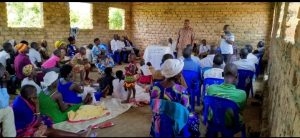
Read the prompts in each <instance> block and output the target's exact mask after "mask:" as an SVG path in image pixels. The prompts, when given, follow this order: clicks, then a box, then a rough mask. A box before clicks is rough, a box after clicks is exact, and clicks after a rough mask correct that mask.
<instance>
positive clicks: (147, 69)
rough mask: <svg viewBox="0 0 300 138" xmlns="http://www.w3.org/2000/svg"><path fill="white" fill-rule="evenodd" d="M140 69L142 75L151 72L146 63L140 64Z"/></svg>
mask: <svg viewBox="0 0 300 138" xmlns="http://www.w3.org/2000/svg"><path fill="white" fill-rule="evenodd" d="M140 70H141V71H142V72H143V74H144V76H149V75H152V73H151V71H150V69H149V66H147V65H143V66H141V67H140Z"/></svg>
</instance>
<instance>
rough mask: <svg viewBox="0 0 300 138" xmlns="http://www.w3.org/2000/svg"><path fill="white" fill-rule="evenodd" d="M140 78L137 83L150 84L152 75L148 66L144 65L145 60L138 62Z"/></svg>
mask: <svg viewBox="0 0 300 138" xmlns="http://www.w3.org/2000/svg"><path fill="white" fill-rule="evenodd" d="M140 66H141V67H140V70H141V72H140V74H141V75H140V77H139V80H138V82H139V83H141V84H151V83H152V73H151V71H150V69H149V66H148V65H146V64H145V60H141V62H140Z"/></svg>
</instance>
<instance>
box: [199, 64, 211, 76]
mask: <svg viewBox="0 0 300 138" xmlns="http://www.w3.org/2000/svg"><path fill="white" fill-rule="evenodd" d="M211 68H212V67H204V68H202V69H201V76H202V78H203V75H204V72H205V71H207V70H209V69H211Z"/></svg>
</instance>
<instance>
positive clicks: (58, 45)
mask: <svg viewBox="0 0 300 138" xmlns="http://www.w3.org/2000/svg"><path fill="white" fill-rule="evenodd" d="M63 44H65V42H64V41H61V40H58V41H56V42H55V44H54V47H55V48H56V49H59V48H61V46H62V45H63Z"/></svg>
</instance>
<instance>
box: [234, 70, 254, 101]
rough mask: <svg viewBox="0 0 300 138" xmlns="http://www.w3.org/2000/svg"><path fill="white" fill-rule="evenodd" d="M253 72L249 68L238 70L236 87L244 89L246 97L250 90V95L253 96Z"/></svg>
mask: <svg viewBox="0 0 300 138" xmlns="http://www.w3.org/2000/svg"><path fill="white" fill-rule="evenodd" d="M253 76H254V72H253V71H250V70H242V69H239V70H238V84H237V86H236V87H237V88H238V89H241V90H244V91H246V94H247V97H248V96H249V92H250V91H251V96H252V97H253V96H254V94H253V84H252V80H253Z"/></svg>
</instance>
